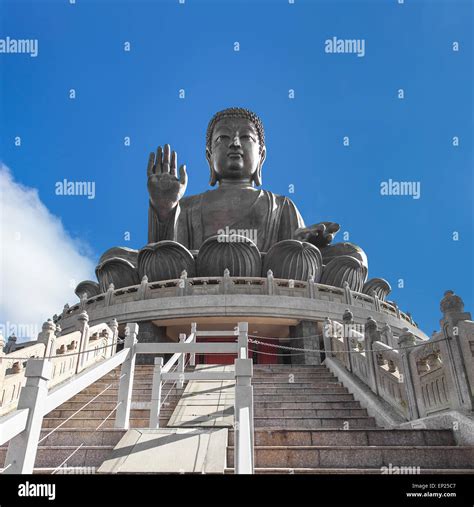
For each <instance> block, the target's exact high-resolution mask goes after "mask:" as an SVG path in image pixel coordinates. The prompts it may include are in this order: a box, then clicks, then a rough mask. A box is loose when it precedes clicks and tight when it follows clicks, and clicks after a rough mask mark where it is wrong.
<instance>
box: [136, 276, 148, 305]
mask: <svg viewBox="0 0 474 507" xmlns="http://www.w3.org/2000/svg"><path fill="white" fill-rule="evenodd" d="M147 293H148V277H147V276H146V275H144V276H143V278H142V281H141V283H140V287H138V299H146V297H147Z"/></svg>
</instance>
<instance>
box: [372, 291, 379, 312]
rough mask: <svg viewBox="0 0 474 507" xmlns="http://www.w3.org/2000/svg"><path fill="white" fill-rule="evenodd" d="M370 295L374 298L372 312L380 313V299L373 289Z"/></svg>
mask: <svg viewBox="0 0 474 507" xmlns="http://www.w3.org/2000/svg"><path fill="white" fill-rule="evenodd" d="M370 295H371V296H372V297H373V298H374V310H375V311H376V312H380V299H379V297H378V296H377V294H376V292H375V290H374V289H372V290H371V291H370Z"/></svg>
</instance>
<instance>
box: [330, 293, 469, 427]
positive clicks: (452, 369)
mask: <svg viewBox="0 0 474 507" xmlns="http://www.w3.org/2000/svg"><path fill="white" fill-rule="evenodd" d="M441 308H442V309H443V310H444V312H445V314H444V318H443V319H442V320H441V325H442V331H441V332H439V333H436V334H434V335H433V337H432V339H431V340H426V341H422V340H420V339H417V338H416V337H415V335H414V334H413V333H411V332H410V331H409V330H408V328H404V330H403V331H402V333H401V334H400V335H399V336H393V333H392V330H391V328H390V326H388V325H387V324H384V326H383V327H381V329H379V326H378V324H377V322H376V321H375V320H374V319H373V318H371V317H369V318H368V319H367V322H366V325H365V329H364V336H363V340H360V339H358V340H357V342H356V341H355V340H354V339H353V338H351V337H349V332H348V329H349V330H350V329H351V328H350V324H351V322H352V315H351V312H350V311H348V310H346V312H345V313H344V315H343V318H342V320H343V324H340V323H338V322H335V321H330V320H329V319H326V322H325V325H324V326H323V337H324V343H325V348H326V350H328V351H332V352H331V353H329V354H328V355H329V356H330V357H331V356H332V357H333V358H335V359H336V360H338V361H339V362H340V364H342V365H343V366H344V367H345V368H346V369H347V370H348V371H350V372H352V373H353V374H354V375H356V376H357V377H359V378H360V379H361V380H362V381H363V382H364V383H366V384H367V385H368V386H369V387H370V389H371V390H372V391H373V392H374V393H375V394H376V395H378V396H380V397H381V398H382V399H384V400H385V401H387V402H388V403H389V404H390V405H391V406H392V407H393V408H394V409H396V410H397V411H398V413H399V414H400V415H402V416H403V417H404V418H405V419H407V420H414V419H417V418H419V417H426V416H427V415H431V414H434V413H438V412H442V411H444V410H447V409H453V410H461V411H463V412H465V413H467V414H471V413H472V410H473V408H474V407H473V395H474V392H473V389H472V385H473V384H472V377H473V366H474V361H473V353H472V350H473V349H474V322H472V321H471V320H470V314H469V313H465V312H464V311H463V304H462V300H461V299H460V298H459V297H458V296H454V294H453V293H452V292H451V291H448V292H447V293H446V294H445V298H444V299H443V301H442V304H441ZM351 334H352V336H354V332H353V331H351ZM344 335H346V336H347V339H345V340H344ZM361 342H363V347H360V343H361ZM347 352H350V353H349V354H348V353H347ZM348 356H349V358H348Z"/></svg>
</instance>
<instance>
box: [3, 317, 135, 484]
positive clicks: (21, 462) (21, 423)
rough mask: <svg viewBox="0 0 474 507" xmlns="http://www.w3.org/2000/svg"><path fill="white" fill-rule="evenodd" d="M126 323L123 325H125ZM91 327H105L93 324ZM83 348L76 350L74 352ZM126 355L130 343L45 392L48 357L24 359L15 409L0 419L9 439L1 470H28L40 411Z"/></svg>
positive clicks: (48, 409) (32, 460) (49, 372)
mask: <svg viewBox="0 0 474 507" xmlns="http://www.w3.org/2000/svg"><path fill="white" fill-rule="evenodd" d="M129 326H130V325H127V329H129ZM135 326H136V324H135ZM136 327H137V326H136ZM93 329H105V328H103V327H102V326H97V327H95V328H93ZM115 345H116V343H114V346H115ZM87 352H88V351H87V350H86V351H80V352H78V353H77V354H76V355H77V356H79V355H80V354H84V353H87ZM130 355H131V350H130V347H128V346H127V345H126V346H125V348H124V349H123V350H121V351H120V352H118V353H116V354H115V355H113V356H112V357H109V358H108V359H105V360H104V361H102V362H100V363H97V362H96V363H95V364H93V365H92V366H89V367H88V368H87V369H85V370H84V371H82V372H81V373H77V374H76V375H75V376H74V377H72V378H69V379H68V380H67V381H66V382H64V383H62V384H60V385H58V386H56V387H54V388H52V389H50V390H49V392H48V381H49V380H50V379H51V377H52V361H51V360H50V358H49V357H46V358H43V359H30V360H28V362H27V366H26V370H25V376H26V384H25V386H24V387H23V389H22V390H21V393H20V398H19V401H18V410H16V411H15V412H14V413H13V414H11V415H10V417H8V416H7V417H5V418H2V419H0V434H1V435H2V438H7V437H8V440H10V443H9V445H8V450H7V455H6V458H5V464H6V466H5V468H4V470H3V473H7V474H17V473H23V474H24V473H32V472H33V467H34V463H35V459H36V453H37V450H38V444H39V437H40V432H41V426H42V423H43V418H44V415H45V414H47V413H49V412H51V410H54V409H55V408H56V407H58V406H59V405H61V404H62V403H64V402H65V401H67V400H69V399H70V398H72V397H73V396H75V395H76V394H77V393H79V392H81V391H82V390H83V389H85V388H86V387H88V386H89V385H91V384H92V383H94V382H96V381H97V380H98V379H100V378H102V377H103V376H104V375H106V374H107V373H108V372H110V371H111V370H113V369H114V368H116V367H117V366H118V365H120V364H123V363H124V362H125V361H127V359H128V358H129V356H130ZM5 441H6V440H5ZM2 443H3V442H2Z"/></svg>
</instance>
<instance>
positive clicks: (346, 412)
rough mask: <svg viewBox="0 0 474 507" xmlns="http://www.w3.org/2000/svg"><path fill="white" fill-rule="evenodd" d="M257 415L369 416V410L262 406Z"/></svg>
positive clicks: (257, 410) (256, 411)
mask: <svg viewBox="0 0 474 507" xmlns="http://www.w3.org/2000/svg"><path fill="white" fill-rule="evenodd" d="M255 416H256V417H298V418H299V417H307V418H317V417H327V416H331V417H347V416H352V417H367V410H366V409H365V408H360V407H359V408H353V409H347V408H340V409H336V408H321V409H306V408H296V409H295V408H287V409H278V408H260V407H257V408H256V409H255Z"/></svg>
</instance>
